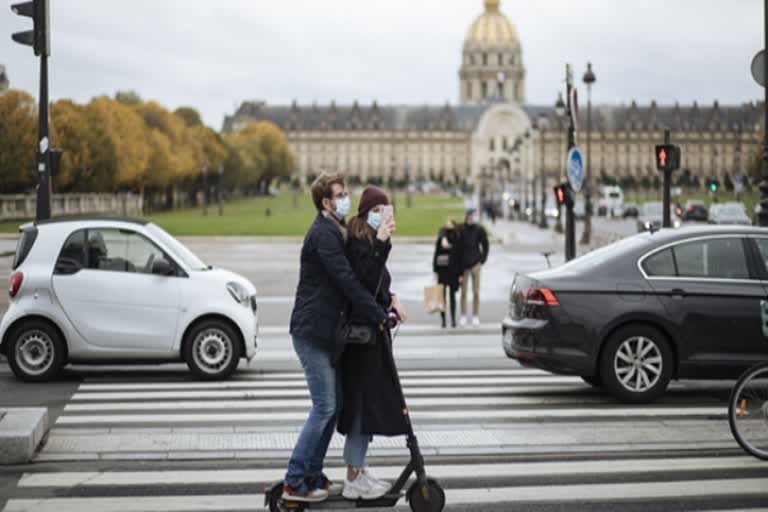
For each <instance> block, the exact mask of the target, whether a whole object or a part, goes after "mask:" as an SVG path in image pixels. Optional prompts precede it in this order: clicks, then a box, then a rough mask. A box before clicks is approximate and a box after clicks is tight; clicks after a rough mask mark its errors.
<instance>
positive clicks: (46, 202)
mask: <svg viewBox="0 0 768 512" xmlns="http://www.w3.org/2000/svg"><path fill="white" fill-rule="evenodd" d="M38 112H39V123H38V131H37V141H38V144H37V176H38V181H37V209H36V210H37V211H36V212H35V218H36V220H37V221H41V220H46V219H50V218H51V196H52V194H53V187H52V184H51V158H50V152H49V149H50V145H51V144H50V139H49V137H48V131H49V130H48V56H47V55H46V54H45V53H43V54H41V55H40V106H39V108H38Z"/></svg>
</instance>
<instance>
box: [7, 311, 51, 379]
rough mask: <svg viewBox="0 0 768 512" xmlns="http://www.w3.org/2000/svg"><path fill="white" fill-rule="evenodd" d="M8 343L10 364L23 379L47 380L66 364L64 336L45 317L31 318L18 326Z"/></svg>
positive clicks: (14, 371)
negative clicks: (39, 318) (40, 318)
mask: <svg viewBox="0 0 768 512" xmlns="http://www.w3.org/2000/svg"><path fill="white" fill-rule="evenodd" d="M9 339H10V341H9V344H8V352H7V355H8V365H9V366H10V367H11V370H12V371H13V373H14V374H15V375H16V377H18V378H19V379H21V380H23V381H26V382H45V381H47V380H50V379H52V378H53V377H54V376H55V375H56V374H57V373H58V372H59V370H61V367H62V366H63V364H64V352H65V347H64V340H63V339H62V337H61V335H60V334H59V332H58V331H57V330H56V329H55V328H54V327H53V326H52V325H51V324H49V323H47V322H44V321H42V320H29V321H26V322H23V323H22V324H21V325H19V326H18V327H16V328H14V329H13V331H12V332H11V333H10V338H9Z"/></svg>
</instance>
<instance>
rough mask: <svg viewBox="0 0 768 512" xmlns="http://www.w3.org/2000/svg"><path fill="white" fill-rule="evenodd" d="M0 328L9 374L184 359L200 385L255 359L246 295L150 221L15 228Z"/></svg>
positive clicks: (237, 282) (251, 297) (34, 377)
mask: <svg viewBox="0 0 768 512" xmlns="http://www.w3.org/2000/svg"><path fill="white" fill-rule="evenodd" d="M9 295H10V304H9V306H8V310H7V311H6V312H5V315H4V316H3V318H2V321H0V353H2V354H4V355H5V356H6V357H7V358H8V363H9V365H10V367H11V369H12V370H13V372H14V374H15V375H16V376H17V377H18V378H20V379H22V380H26V381H45V380H48V379H50V378H52V377H53V376H54V375H56V373H57V372H58V371H59V369H61V368H62V367H63V366H64V365H66V364H70V363H73V364H74V363H85V364H101V363H128V362H130V363H163V362H176V361H184V362H186V363H187V365H188V366H189V368H190V369H191V370H192V372H193V373H195V374H196V375H197V376H198V377H200V378H201V379H222V378H225V377H227V376H229V375H230V374H231V373H232V372H233V371H234V370H235V369H236V368H237V365H238V363H239V362H240V359H241V358H247V359H248V360H251V359H253V357H254V356H255V355H256V335H257V329H258V327H257V326H258V316H257V305H256V288H255V287H254V286H253V284H252V283H251V282H250V281H248V280H247V279H245V278H244V277H242V276H240V275H237V274H234V273H232V272H228V271H226V270H223V269H218V268H213V267H210V266H208V265H206V264H205V263H203V262H202V261H201V260H200V259H199V258H198V257H197V256H195V255H194V254H193V253H192V252H191V251H190V250H189V249H187V248H186V247H185V246H184V245H183V244H182V243H181V242H179V241H178V240H176V239H175V238H174V237H172V236H171V235H169V234H168V233H167V232H165V231H164V230H163V229H161V228H160V227H158V226H156V225H155V224H152V223H149V222H147V221H142V220H131V219H112V218H101V219H100V218H61V219H52V220H48V221H42V222H37V223H34V224H25V225H23V226H22V227H21V236H20V238H19V241H18V245H17V248H16V255H15V258H14V262H13V273H12V274H11V278H10V290H9Z"/></svg>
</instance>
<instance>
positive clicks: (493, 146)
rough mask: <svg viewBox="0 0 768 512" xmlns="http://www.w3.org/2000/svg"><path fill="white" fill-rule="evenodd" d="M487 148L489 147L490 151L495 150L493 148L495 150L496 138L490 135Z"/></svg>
mask: <svg viewBox="0 0 768 512" xmlns="http://www.w3.org/2000/svg"><path fill="white" fill-rule="evenodd" d="M488 148H489V149H490V150H491V151H495V150H496V139H494V138H493V137H491V142H490V144H489V145H488Z"/></svg>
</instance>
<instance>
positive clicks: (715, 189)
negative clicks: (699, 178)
mask: <svg viewBox="0 0 768 512" xmlns="http://www.w3.org/2000/svg"><path fill="white" fill-rule="evenodd" d="M709 189H710V190H711V191H712V192H717V185H715V184H714V183H712V184H711V185H710V186H709Z"/></svg>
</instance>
